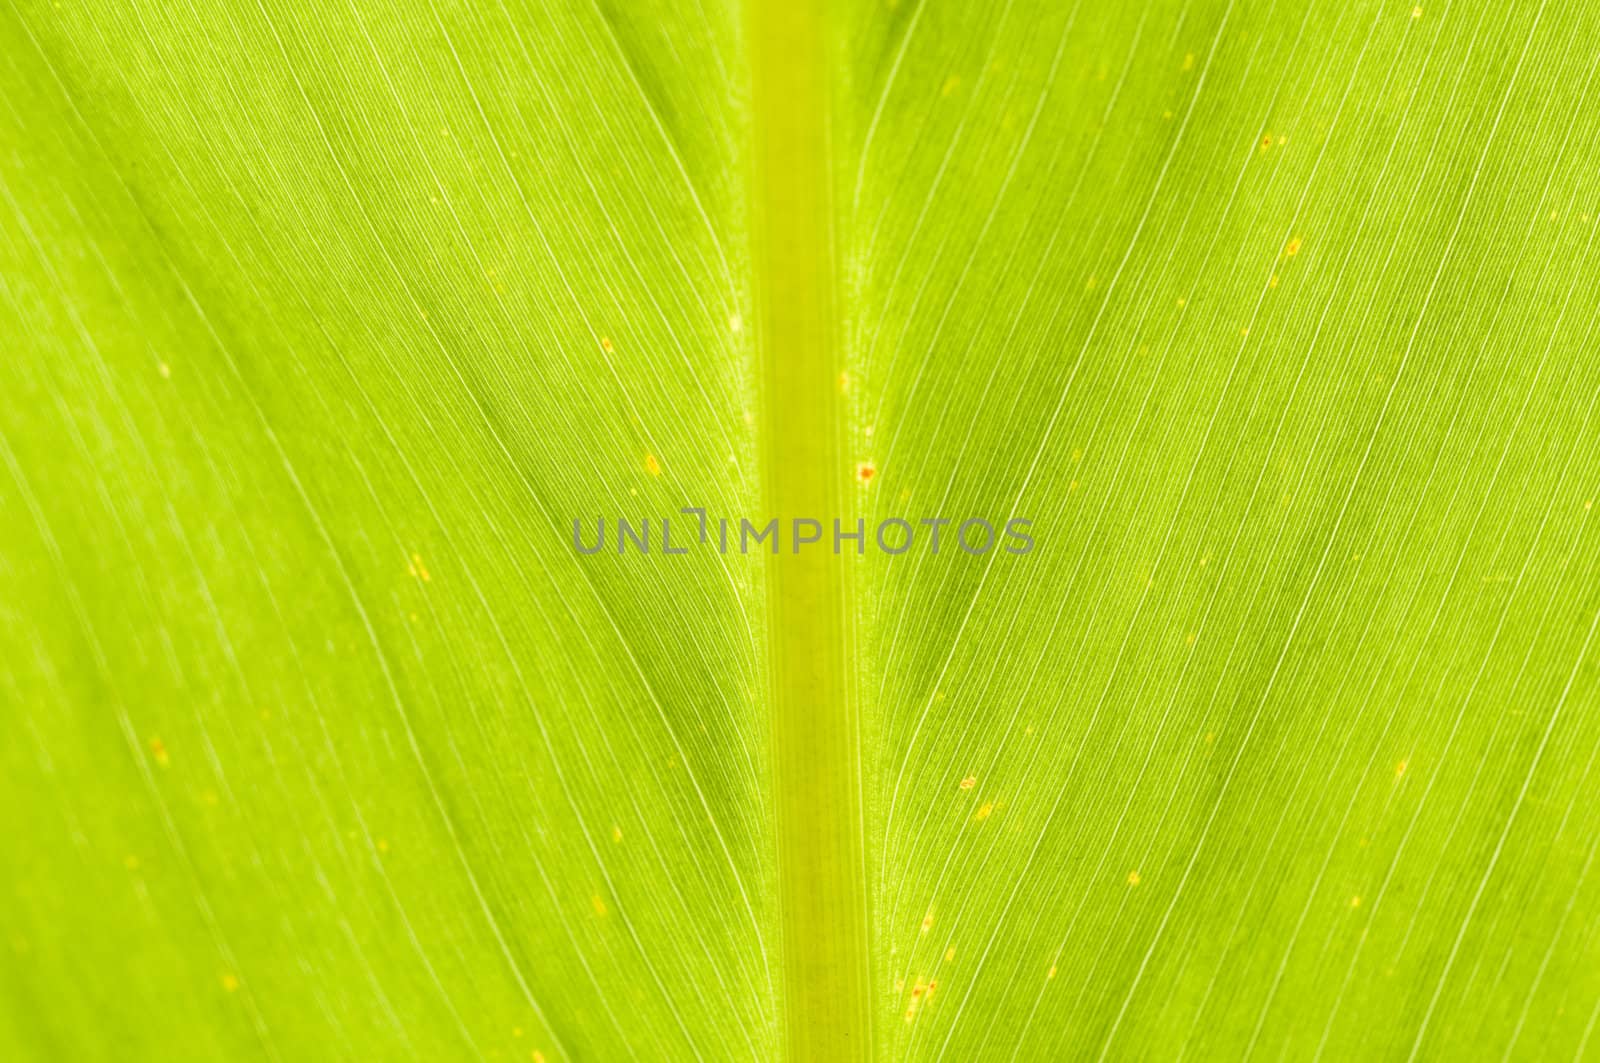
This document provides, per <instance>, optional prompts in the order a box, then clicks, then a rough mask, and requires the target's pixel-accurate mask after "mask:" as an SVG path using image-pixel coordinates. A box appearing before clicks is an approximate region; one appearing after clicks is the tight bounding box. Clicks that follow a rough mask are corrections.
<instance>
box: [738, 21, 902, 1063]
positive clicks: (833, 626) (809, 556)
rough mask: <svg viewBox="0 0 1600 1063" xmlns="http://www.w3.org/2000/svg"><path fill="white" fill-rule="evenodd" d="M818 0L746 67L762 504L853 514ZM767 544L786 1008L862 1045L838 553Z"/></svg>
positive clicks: (804, 1038) (824, 1039) (788, 1033)
mask: <svg viewBox="0 0 1600 1063" xmlns="http://www.w3.org/2000/svg"><path fill="white" fill-rule="evenodd" d="M819 8H820V5H819V4H817V3H805V2H799V3H787V2H783V0H748V5H747V11H748V19H749V28H750V42H751V58H752V67H753V76H752V99H753V103H754V150H753V152H752V160H753V173H754V184H753V189H752V192H753V194H752V197H751V201H752V211H753V220H754V231H755V246H754V249H753V250H754V266H755V277H756V301H757V308H758V321H757V336H758V342H759V350H760V360H761V373H760V375H761V382H762V388H763V391H764V395H763V409H762V428H763V432H762V472H763V483H764V484H765V491H766V498H765V503H766V506H767V509H768V511H769V512H770V513H771V514H773V515H775V516H777V517H779V518H780V519H781V520H782V521H783V522H784V526H786V527H787V526H789V525H788V523H787V522H789V521H791V520H793V519H794V518H797V517H810V518H813V519H816V520H819V521H821V522H823V525H824V527H825V528H827V529H828V532H827V533H825V537H826V535H827V534H828V533H831V531H832V524H831V521H832V519H833V518H834V517H835V516H839V517H841V518H846V514H845V513H844V512H843V508H842V507H843V506H844V504H845V502H846V499H845V497H844V492H843V491H842V490H841V488H842V487H843V486H844V484H845V482H846V473H845V471H844V470H845V462H844V461H843V460H842V457H841V448H840V445H839V441H840V410H839V397H838V392H837V390H836V389H835V387H834V381H835V379H836V378H837V376H838V373H839V369H840V366H839V360H838V342H837V338H838V335H839V330H838V326H837V319H836V316H835V303H834V290H833V283H834V268H833V248H832V245H831V233H832V216H831V213H830V210H831V208H830V203H829V200H830V194H829V193H830V190H831V189H830V181H831V179H832V171H831V169H830V166H829V161H828V108H827V91H826V83H825V78H826V77H827V62H826V58H827V57H826V51H827V49H826V45H825V41H824V36H823V28H822V27H823V17H822V12H821V10H820V9H819ZM787 547H788V544H785V549H783V550H781V551H780V552H779V554H778V555H777V556H775V557H771V558H769V559H768V560H769V561H770V568H769V570H768V571H769V575H768V602H769V606H768V619H769V623H770V625H771V636H770V640H769V641H770V646H771V655H772V690H771V694H772V704H773V713H774V717H773V730H772V742H773V771H774V790H775V793H776V805H777V808H776V812H777V836H778V878H779V886H778V892H779V903H780V908H781V912H782V916H781V918H782V927H783V957H784V958H783V1008H784V1031H785V1040H786V1043H787V1048H788V1055H789V1057H790V1058H791V1059H794V1060H830V1061H834V1060H849V1059H865V1058H867V1057H868V1056H869V1055H870V1053H871V1035H870V1013H869V1008H868V998H867V981H868V969H869V968H868V953H867V940H868V930H867V910H866V882H865V875H864V874H863V871H862V866H863V865H862V851H863V841H862V837H861V793H860V781H859V775H858V772H857V764H858V760H857V753H858V750H857V743H858V740H859V739H858V734H857V720H856V710H855V705H854V702H853V691H852V688H851V682H850V668H849V665H850V623H849V614H848V612H847V608H846V606H847V597H846V588H845V566H844V564H843V562H844V560H845V559H844V558H841V557H836V556H834V554H833V553H832V551H831V550H830V549H827V548H826V547H824V548H823V549H817V550H810V551H803V552H798V553H796V552H792V551H790V550H789V549H788V548H787Z"/></svg>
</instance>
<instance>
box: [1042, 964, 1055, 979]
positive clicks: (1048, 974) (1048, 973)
mask: <svg viewBox="0 0 1600 1063" xmlns="http://www.w3.org/2000/svg"><path fill="white" fill-rule="evenodd" d="M1044 976H1045V977H1046V978H1054V977H1055V976H1056V965H1055V964H1053V963H1052V964H1051V965H1050V969H1049V970H1048V971H1046V972H1045V973H1044Z"/></svg>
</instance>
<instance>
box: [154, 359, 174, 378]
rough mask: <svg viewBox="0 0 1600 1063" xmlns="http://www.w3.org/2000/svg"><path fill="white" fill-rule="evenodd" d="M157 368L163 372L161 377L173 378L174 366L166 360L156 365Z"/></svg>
mask: <svg viewBox="0 0 1600 1063" xmlns="http://www.w3.org/2000/svg"><path fill="white" fill-rule="evenodd" d="M156 369H157V370H158V371H159V372H160V373H161V379H162V380H167V379H170V378H171V376H172V366H170V365H168V364H167V363H166V362H162V363H161V364H160V365H158V366H156Z"/></svg>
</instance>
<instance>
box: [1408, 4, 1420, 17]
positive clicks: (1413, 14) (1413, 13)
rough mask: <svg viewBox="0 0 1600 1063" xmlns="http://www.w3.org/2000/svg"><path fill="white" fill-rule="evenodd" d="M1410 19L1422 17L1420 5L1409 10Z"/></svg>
mask: <svg viewBox="0 0 1600 1063" xmlns="http://www.w3.org/2000/svg"><path fill="white" fill-rule="evenodd" d="M1411 17H1412V18H1421V17H1422V6H1421V5H1420V4H1419V5H1418V6H1416V7H1414V8H1412V9H1411Z"/></svg>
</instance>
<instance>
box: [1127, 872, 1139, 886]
mask: <svg viewBox="0 0 1600 1063" xmlns="http://www.w3.org/2000/svg"><path fill="white" fill-rule="evenodd" d="M1139 881H1140V879H1139V872H1137V871H1130V872H1128V885H1130V886H1137V885H1138V884H1139Z"/></svg>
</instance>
